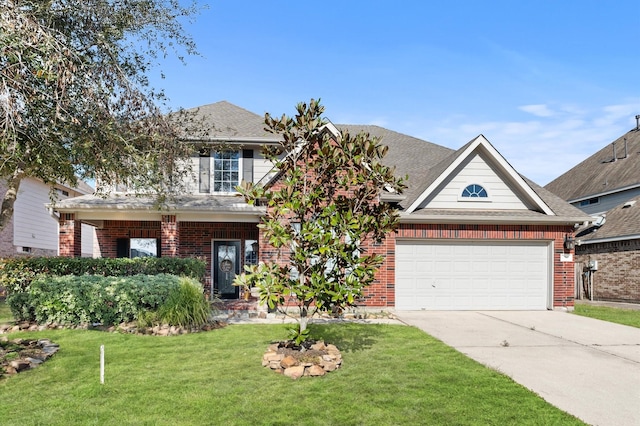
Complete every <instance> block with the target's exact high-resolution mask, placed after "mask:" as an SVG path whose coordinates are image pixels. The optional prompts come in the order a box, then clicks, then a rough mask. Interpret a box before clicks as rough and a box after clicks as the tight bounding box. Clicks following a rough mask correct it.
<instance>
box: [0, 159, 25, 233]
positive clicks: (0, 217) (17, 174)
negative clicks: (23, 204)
mask: <svg viewBox="0 0 640 426" xmlns="http://www.w3.org/2000/svg"><path fill="white" fill-rule="evenodd" d="M23 177H24V175H23V172H22V170H16V171H14V172H13V175H12V176H10V177H9V178H7V192H6V193H5V194H4V198H3V199H2V209H1V210H0V231H2V230H3V229H4V227H5V226H6V225H7V224H8V223H9V221H10V220H11V217H12V216H13V206H14V204H15V202H16V198H17V197H18V190H19V189H20V183H21V182H22V178H23Z"/></svg>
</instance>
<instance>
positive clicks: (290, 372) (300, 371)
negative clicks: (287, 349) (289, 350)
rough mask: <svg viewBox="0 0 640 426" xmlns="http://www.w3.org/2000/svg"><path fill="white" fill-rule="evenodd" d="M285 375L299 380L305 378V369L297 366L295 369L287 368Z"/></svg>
mask: <svg viewBox="0 0 640 426" xmlns="http://www.w3.org/2000/svg"><path fill="white" fill-rule="evenodd" d="M284 375H285V376H287V377H291V378H292V379H293V380H296V379H299V378H300V377H302V376H304V367H303V366H302V365H296V366H293V367H289V368H285V370H284Z"/></svg>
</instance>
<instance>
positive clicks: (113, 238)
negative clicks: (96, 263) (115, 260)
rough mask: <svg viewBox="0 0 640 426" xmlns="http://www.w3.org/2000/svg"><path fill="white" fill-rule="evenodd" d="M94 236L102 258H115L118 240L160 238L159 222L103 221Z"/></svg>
mask: <svg viewBox="0 0 640 426" xmlns="http://www.w3.org/2000/svg"><path fill="white" fill-rule="evenodd" d="M96 236H97V239H98V245H99V246H100V253H101V254H102V257H116V256H117V255H118V252H117V241H118V239H119V238H160V236H161V232H160V221H144V220H105V221H104V224H103V227H102V228H101V229H97V230H96Z"/></svg>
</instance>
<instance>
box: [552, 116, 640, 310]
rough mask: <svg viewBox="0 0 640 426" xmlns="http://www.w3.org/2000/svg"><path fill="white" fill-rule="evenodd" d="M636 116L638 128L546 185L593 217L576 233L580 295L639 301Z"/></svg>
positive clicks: (638, 137) (639, 137)
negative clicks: (589, 222)
mask: <svg viewBox="0 0 640 426" xmlns="http://www.w3.org/2000/svg"><path fill="white" fill-rule="evenodd" d="M636 120H638V125H637V126H636V128H635V129H632V130H630V131H629V132H627V133H626V134H624V135H623V136H621V137H619V138H618V139H616V140H615V141H614V142H613V143H611V144H607V146H605V147H604V148H602V149H601V150H600V151H598V152H596V153H595V154H593V155H592V156H590V157H589V158H587V159H586V160H584V161H583V162H581V163H580V164H578V165H576V166H575V167H573V168H572V169H571V170H569V171H567V172H566V173H564V174H563V175H561V176H559V177H558V178H557V179H555V180H553V181H552V182H550V183H549V184H548V185H547V186H546V187H545V188H546V189H548V190H549V191H551V192H553V193H555V194H556V195H558V196H559V197H561V198H563V199H565V200H567V201H568V202H569V203H571V204H573V205H574V206H576V207H578V208H579V209H581V210H582V211H584V212H585V213H587V214H590V215H592V216H593V219H592V223H591V224H587V225H585V226H584V227H582V228H581V229H579V230H578V233H577V235H576V248H575V252H576V262H577V265H578V269H579V271H578V272H579V273H580V275H579V276H578V278H579V279H580V286H579V287H580V291H579V293H578V297H588V298H590V299H592V300H609V301H622V302H633V303H640V216H638V214H637V210H638V207H636V204H637V202H638V200H640V115H639V116H636ZM639 207H640V206H639Z"/></svg>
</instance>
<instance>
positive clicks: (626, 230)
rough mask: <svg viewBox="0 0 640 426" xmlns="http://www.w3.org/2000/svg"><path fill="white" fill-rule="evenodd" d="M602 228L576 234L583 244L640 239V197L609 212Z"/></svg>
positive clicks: (592, 228) (594, 227)
mask: <svg viewBox="0 0 640 426" xmlns="http://www.w3.org/2000/svg"><path fill="white" fill-rule="evenodd" d="M604 217H605V222H604V224H603V225H602V226H600V227H597V226H591V227H589V228H586V229H583V230H581V231H580V232H578V233H577V234H576V240H578V241H579V242H580V243H581V244H595V243H599V242H606V241H620V240H630V239H640V196H637V197H635V198H632V199H631V200H628V201H625V202H624V203H622V204H619V205H618V206H616V207H614V208H613V209H611V210H609V211H608V212H607V213H606V215H604Z"/></svg>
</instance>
